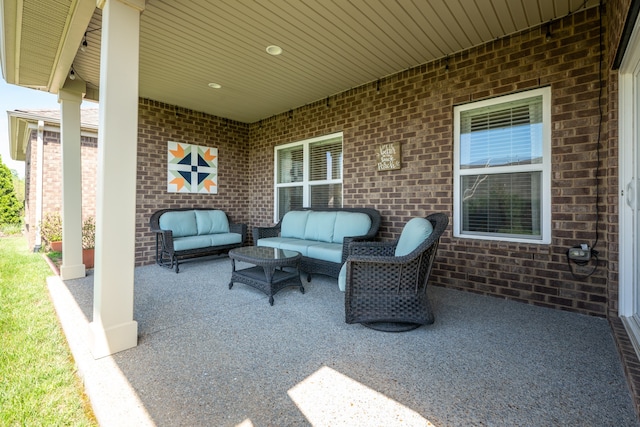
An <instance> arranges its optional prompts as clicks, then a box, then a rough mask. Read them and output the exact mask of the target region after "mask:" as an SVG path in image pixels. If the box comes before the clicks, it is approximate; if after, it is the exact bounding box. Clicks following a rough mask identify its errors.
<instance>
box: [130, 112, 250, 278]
mask: <svg viewBox="0 0 640 427" xmlns="http://www.w3.org/2000/svg"><path fill="white" fill-rule="evenodd" d="M247 137H248V125H246V124H243V123H238V122H234V121H231V120H225V119H221V118H218V117H213V116H210V115H207V114H204V113H199V112H196V111H191V110H185V109H182V108H178V107H175V106H172V105H166V104H163V103H160V102H155V101H150V100H145V99H143V100H141V101H140V105H139V111H138V177H137V183H138V184H137V185H138V187H137V195H136V265H138V266H139V265H144V264H150V263H153V262H155V236H154V235H152V234H151V232H150V231H149V219H150V217H151V214H152V213H153V212H155V211H156V210H158V209H164V208H171V207H209V208H217V209H222V210H224V211H225V212H226V213H227V215H228V216H229V218H230V220H231V221H233V222H237V223H248V222H249V216H248V212H249V211H250V203H249V181H250V176H249V171H248V163H249V156H248V152H249V148H248V147H249V146H248V138H247ZM168 141H177V142H183V143H187V144H195V145H203V146H207V147H216V148H218V194H194V193H168V192H167V142H168Z"/></svg>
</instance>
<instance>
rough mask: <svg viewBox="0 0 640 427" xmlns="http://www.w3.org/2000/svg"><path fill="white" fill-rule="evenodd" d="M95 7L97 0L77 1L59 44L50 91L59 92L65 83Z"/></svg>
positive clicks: (52, 71) (49, 86)
mask: <svg viewBox="0 0 640 427" xmlns="http://www.w3.org/2000/svg"><path fill="white" fill-rule="evenodd" d="M95 9H96V1H95V0H77V1H76V2H75V7H74V8H73V11H72V12H71V14H70V16H69V19H68V20H67V28H66V29H65V31H64V32H63V34H64V36H63V39H62V40H60V43H59V45H58V46H59V47H58V53H57V55H56V60H55V63H54V66H53V70H51V77H50V79H49V84H48V91H49V92H51V93H58V90H59V89H60V88H61V87H62V86H63V85H64V83H65V81H66V79H67V77H68V74H69V70H70V69H71V65H72V64H73V60H74V59H75V57H76V55H77V53H78V48H79V47H80V43H82V38H83V37H84V33H85V32H86V31H87V27H88V26H89V22H91V17H92V16H93V13H94V12H95Z"/></svg>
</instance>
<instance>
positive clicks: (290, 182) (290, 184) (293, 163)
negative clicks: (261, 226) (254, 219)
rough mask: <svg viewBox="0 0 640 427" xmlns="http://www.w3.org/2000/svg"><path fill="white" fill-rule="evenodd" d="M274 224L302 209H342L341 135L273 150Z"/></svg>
mask: <svg viewBox="0 0 640 427" xmlns="http://www.w3.org/2000/svg"><path fill="white" fill-rule="evenodd" d="M275 159H276V165H275V190H276V191H275V197H276V203H275V206H276V212H275V218H276V220H280V219H281V218H282V217H283V216H284V214H285V213H287V212H288V211H290V210H292V209H296V208H301V207H312V208H318V207H342V133H338V134H332V135H328V136H325V137H320V138H314V139H311V140H307V141H301V142H296V143H293V144H287V145H285V146H279V147H276V148H275Z"/></svg>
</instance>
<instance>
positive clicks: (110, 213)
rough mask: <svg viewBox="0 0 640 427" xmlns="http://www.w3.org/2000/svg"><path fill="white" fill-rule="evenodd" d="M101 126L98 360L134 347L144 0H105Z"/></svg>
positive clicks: (94, 342) (94, 338)
mask: <svg viewBox="0 0 640 427" xmlns="http://www.w3.org/2000/svg"><path fill="white" fill-rule="evenodd" d="M98 5H99V6H100V5H104V7H103V11H102V46H101V57H100V127H99V129H98V191H97V199H96V250H95V270H94V275H95V277H94V296H93V322H92V323H91V328H90V330H91V349H92V350H91V351H92V353H93V357H95V358H100V357H104V356H108V355H110V354H113V353H116V352H118V351H122V350H126V349H128V348H131V347H135V346H136V345H137V344H138V323H137V322H136V321H134V320H133V278H134V267H135V231H136V230H135V213H136V169H137V168H136V149H137V148H136V147H137V145H138V144H137V142H138V141H137V139H138V52H139V40H140V38H139V36H140V34H139V32H140V12H141V11H142V10H143V9H144V5H145V3H144V0H106V1H102V0H100V1H99V3H98Z"/></svg>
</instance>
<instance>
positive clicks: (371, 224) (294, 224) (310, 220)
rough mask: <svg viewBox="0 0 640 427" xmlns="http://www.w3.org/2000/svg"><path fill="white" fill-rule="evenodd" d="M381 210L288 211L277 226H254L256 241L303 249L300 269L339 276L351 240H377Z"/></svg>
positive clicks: (291, 248)
mask: <svg viewBox="0 0 640 427" xmlns="http://www.w3.org/2000/svg"><path fill="white" fill-rule="evenodd" d="M380 220H381V218H380V212H378V211H377V210H375V209H372V208H303V209H296V210H292V211H289V212H287V214H285V215H284V217H283V218H282V220H281V221H280V222H279V223H278V224H276V225H275V226H273V227H254V228H253V243H254V245H256V246H269V247H275V248H279V249H288V250H293V251H297V252H300V253H301V254H302V259H301V260H300V266H299V269H300V271H302V272H305V273H307V280H311V274H313V273H316V274H324V275H327V276H331V277H336V278H337V277H338V273H339V272H340V267H342V264H343V263H344V261H345V260H346V259H347V255H348V247H349V243H351V242H355V241H367V240H374V239H375V237H376V235H377V234H378V228H380Z"/></svg>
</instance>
